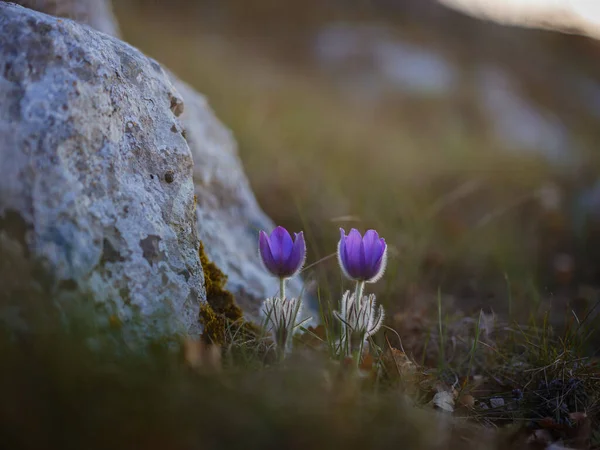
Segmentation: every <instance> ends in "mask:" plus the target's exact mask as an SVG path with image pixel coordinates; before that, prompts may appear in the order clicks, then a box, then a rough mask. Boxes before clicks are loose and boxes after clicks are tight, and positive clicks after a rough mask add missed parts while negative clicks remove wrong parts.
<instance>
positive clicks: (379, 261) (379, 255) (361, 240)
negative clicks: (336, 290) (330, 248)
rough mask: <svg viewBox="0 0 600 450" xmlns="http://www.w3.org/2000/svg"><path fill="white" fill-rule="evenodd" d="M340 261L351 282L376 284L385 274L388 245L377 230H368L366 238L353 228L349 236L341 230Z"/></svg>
mask: <svg viewBox="0 0 600 450" xmlns="http://www.w3.org/2000/svg"><path fill="white" fill-rule="evenodd" d="M340 233H341V237H340V242H339V244H338V251H337V254H338V261H339V263H340V267H341V269H342V272H344V275H346V276H347V277H348V278H350V279H351V280H355V281H364V282H367V283H374V282H376V281H377V280H379V279H380V278H381V276H382V275H383V272H385V266H386V263H387V244H386V243H385V239H383V238H380V237H379V234H378V233H377V231H375V230H368V231H367V232H366V233H365V235H364V237H363V236H361V234H360V233H359V232H358V230H356V229H354V228H352V230H350V233H348V236H346V232H345V231H344V230H343V229H342V228H340Z"/></svg>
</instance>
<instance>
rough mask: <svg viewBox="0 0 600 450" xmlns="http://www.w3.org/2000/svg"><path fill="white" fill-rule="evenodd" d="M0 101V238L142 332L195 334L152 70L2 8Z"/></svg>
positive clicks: (181, 210)
mask: <svg viewBox="0 0 600 450" xmlns="http://www.w3.org/2000/svg"><path fill="white" fill-rule="evenodd" d="M0 98H2V102H0V168H1V169H2V177H0V238H1V239H2V240H3V241H6V240H13V241H18V242H19V243H20V245H21V247H22V251H23V253H24V254H26V255H35V256H37V257H39V258H41V259H42V260H43V261H44V262H45V264H46V266H47V267H49V269H50V270H51V271H52V274H53V276H54V278H55V280H56V281H57V284H58V286H59V287H62V288H63V289H65V290H70V291H75V292H82V293H84V292H85V293H91V294H92V296H93V298H94V299H95V300H96V302H98V303H104V304H107V305H111V306H112V307H113V308H114V309H116V312H117V314H118V316H119V317H120V318H121V319H122V320H124V321H127V320H130V319H133V318H136V317H141V319H142V321H141V323H142V324H143V326H142V328H141V331H142V332H143V333H147V334H150V335H157V334H158V335H162V334H165V333H172V332H183V333H186V332H187V333H197V332H198V331H199V326H198V320H197V318H198V311H199V306H200V303H201V302H202V301H203V300H204V299H205V291H204V287H203V286H204V280H203V275H202V268H201V265H200V260H199V257H198V254H197V249H198V245H199V240H198V235H197V231H196V217H195V210H194V184H193V180H192V174H193V161H192V155H191V152H190V149H189V147H188V145H187V143H186V141H185V139H184V137H183V136H182V134H181V133H180V132H178V131H177V130H179V129H180V124H179V121H178V119H177V117H176V116H177V115H178V114H180V113H181V103H182V100H181V97H180V95H179V94H178V93H177V91H176V89H175V88H174V87H173V85H172V84H171V82H170V81H169V78H168V76H167V74H166V73H165V72H164V71H163V69H162V68H161V67H160V65H159V64H157V63H156V62H154V61H153V60H151V59H149V58H147V57H146V56H144V55H143V54H142V53H140V52H139V51H138V50H136V49H134V48H132V47H131V46H129V45H127V44H125V43H123V42H121V41H119V40H117V39H115V38H113V37H109V36H107V35H105V34H103V33H99V32H97V31H96V30H93V29H91V28H89V27H86V26H81V25H79V24H77V23H75V22H73V21H70V20H58V19H56V18H54V17H50V16H47V15H44V14H41V13H39V12H35V11H32V10H29V9H25V8H22V7H20V6H16V5H13V4H10V3H4V2H1V3H0ZM15 224H16V225H15Z"/></svg>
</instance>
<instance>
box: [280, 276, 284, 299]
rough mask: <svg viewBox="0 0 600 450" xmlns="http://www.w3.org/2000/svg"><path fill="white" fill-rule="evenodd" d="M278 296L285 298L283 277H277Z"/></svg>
mask: <svg viewBox="0 0 600 450" xmlns="http://www.w3.org/2000/svg"><path fill="white" fill-rule="evenodd" d="M279 298H280V299H281V300H285V278H280V279H279Z"/></svg>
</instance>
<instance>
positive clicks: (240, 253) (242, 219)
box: [19, 0, 317, 319]
mask: <svg viewBox="0 0 600 450" xmlns="http://www.w3.org/2000/svg"><path fill="white" fill-rule="evenodd" d="M92 2H93V5H95V6H93V7H92ZM19 3H21V4H24V5H26V6H30V7H32V8H35V9H37V10H39V11H42V12H46V13H49V14H55V15H60V16H62V17H66V18H71V19H75V20H78V21H80V22H82V23H84V24H87V25H90V26H92V27H96V28H98V24H101V27H100V28H99V29H100V30H101V31H105V32H108V33H111V34H113V35H115V36H118V30H119V27H118V26H117V24H116V22H115V21H114V18H113V17H112V15H111V14H110V2H108V1H106V0H36V1H35V5H34V4H33V2H32V0H20V1H19ZM109 22H110V23H112V25H107V23H109ZM154 64H156V63H152V65H154ZM168 75H169V77H170V79H171V81H172V83H173V84H174V86H175V90H176V91H177V92H178V94H174V95H173V96H171V106H172V110H173V112H174V113H175V114H176V115H178V116H180V117H179V121H177V122H176V123H174V124H173V126H172V127H171V131H173V133H175V134H178V135H181V136H185V139H187V142H188V145H189V148H190V149H191V153H192V156H193V161H194V169H193V173H194V184H195V194H196V199H197V208H196V214H197V231H198V235H199V237H200V239H201V240H202V241H203V243H204V248H205V251H206V253H207V255H208V257H209V258H210V259H212V260H213V261H214V262H215V263H216V264H217V266H219V268H221V269H222V270H223V272H224V273H225V274H227V276H228V283H227V288H228V289H229V290H231V291H232V292H233V293H234V294H235V296H236V300H237V302H238V303H239V304H240V306H241V307H242V309H243V310H244V312H245V313H246V316H247V317H248V318H249V319H257V317H258V312H259V308H260V305H261V304H262V301H263V300H264V298H265V297H267V296H272V295H274V294H275V293H276V292H277V289H278V282H277V281H276V280H274V279H273V278H272V277H270V276H269V275H268V274H267V273H266V272H265V270H264V269H263V268H262V266H261V265H260V262H259V259H258V248H257V246H258V231H259V230H261V229H264V230H268V231H270V230H271V229H273V228H274V227H275V225H274V224H273V222H272V221H271V219H270V218H269V217H268V216H267V215H266V214H265V213H264V212H263V211H262V209H261V208H260V206H259V205H258V203H257V201H256V198H255V196H254V193H253V192H252V189H251V187H250V185H249V182H248V179H247V177H246V175H245V173H244V169H243V167H242V164H241V161H240V159H239V156H238V152H237V145H236V142H235V139H234V137H233V136H232V134H231V132H230V131H229V130H228V129H227V128H226V127H225V126H224V125H223V124H222V123H221V122H220V121H219V120H218V119H217V118H216V116H215V114H214V112H213V111H212V110H211V108H210V106H209V104H208V102H207V101H206V99H205V98H204V96H202V95H201V94H199V93H198V92H197V91H195V90H194V89H193V88H192V87H190V86H189V85H187V84H186V83H184V82H183V81H181V80H179V79H178V78H177V76H176V75H174V74H172V73H168ZM302 289H303V283H302V281H301V280H300V279H298V278H296V279H293V280H291V281H290V282H289V284H288V294H289V295H296V296H297V295H300V293H301V292H302ZM313 300H314V299H313ZM309 309H310V308H309ZM309 313H310V314H312V315H313V317H314V318H316V317H317V315H316V314H315V313H314V311H312V312H310V311H309Z"/></svg>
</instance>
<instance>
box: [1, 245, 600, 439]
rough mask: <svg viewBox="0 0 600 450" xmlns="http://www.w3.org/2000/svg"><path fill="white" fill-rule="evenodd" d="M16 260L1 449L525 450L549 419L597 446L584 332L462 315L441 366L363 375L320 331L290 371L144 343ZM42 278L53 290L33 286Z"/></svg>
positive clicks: (4, 343) (235, 349)
mask: <svg viewBox="0 0 600 450" xmlns="http://www.w3.org/2000/svg"><path fill="white" fill-rule="evenodd" d="M0 244H3V243H2V242H0ZM5 250H6V249H5V248H4V247H2V245H0V256H2V259H0V261H1V262H2V263H3V264H4V265H5V266H6V267H5V269H7V268H9V269H10V270H8V269H7V270H4V271H3V272H1V273H2V280H1V281H2V282H3V285H4V286H10V288H7V289H3V290H2V291H0V304H1V305H2V311H6V310H7V306H8V305H12V306H14V307H15V312H16V313H18V315H19V317H20V318H21V319H22V321H21V324H26V326H25V327H21V326H17V323H16V322H15V321H14V320H10V319H9V320H7V318H6V317H0V360H2V363H3V370H2V377H0V381H1V382H0V396H1V398H2V402H0V419H1V420H0V435H1V436H2V444H3V446H5V448H11V449H40V448H57V449H58V448H60V449H68V448H77V449H79V448H86V449H90V450H92V449H96V448H98V449H100V448H102V449H105V448H111V449H121V448H123V449H135V448H144V449H165V448H169V449H192V448H193V449H225V448H226V449H236V448H244V449H254V448H256V449H270V448H289V449H300V448H306V447H310V448H316V449H319V448H324V449H325V448H345V449H364V448H369V449H374V450H377V449H392V448H398V445H401V446H403V447H405V448H410V449H414V450H421V449H423V450H430V449H431V450H434V449H464V450H470V449H473V450H475V449H480V450H486V449H490V450H492V449H498V450H500V449H519V448H523V449H525V448H530V447H528V446H527V444H526V443H527V441H528V437H529V436H530V435H531V433H532V432H533V430H536V429H547V427H546V428H544V427H543V426H542V425H540V423H542V422H543V421H542V419H546V416H547V415H550V417H552V416H554V415H556V417H555V419H556V421H559V422H557V423H561V424H562V425H561V427H562V428H558V429H557V430H553V431H552V432H553V433H554V434H555V435H556V438H561V439H564V440H565V443H566V444H569V443H571V442H574V441H575V440H576V439H583V441H582V442H584V443H585V442H588V441H589V440H590V437H591V435H590V432H589V428H586V427H584V426H583V425H582V424H581V423H579V422H581V420H580V421H579V422H578V421H577V420H572V421H570V419H569V415H568V413H572V412H579V413H581V414H583V413H584V412H585V414H584V416H585V417H584V420H583V423H584V424H586V426H592V425H593V426H594V427H597V425H598V423H599V419H600V417H599V416H598V414H599V412H600V388H599V384H598V382H597V374H598V361H597V360H596V361H594V360H593V358H589V357H586V356H585V353H584V352H585V350H583V348H584V344H585V336H586V334H587V332H588V331H589V330H590V327H588V325H587V324H586V326H585V327H577V328H576V329H574V330H572V331H571V332H570V333H567V334H564V335H557V334H556V333H554V332H553V330H552V329H551V327H549V326H548V325H547V324H540V325H537V326H536V325H533V324H532V325H530V326H527V327H521V328H519V329H515V330H512V329H510V327H509V326H508V324H504V323H498V324H493V325H492V323H491V322H490V321H489V318H486V317H485V316H483V318H482V317H480V318H479V320H473V319H472V318H470V317H465V316H460V315H457V314H455V313H453V314H452V316H448V317H447V319H445V320H444V324H443V326H442V327H441V328H440V331H441V334H437V335H436V332H435V331H433V333H432V335H431V345H430V348H431V349H432V350H433V354H432V358H431V359H433V360H434V361H435V360H436V359H437V358H436V352H438V351H440V349H441V348H442V347H444V348H443V350H442V352H443V355H444V359H443V360H440V362H439V365H438V366H437V367H435V366H434V367H431V366H421V365H418V364H415V361H414V360H413V359H412V358H411V355H406V354H404V353H403V352H401V351H400V350H399V349H394V348H391V347H389V344H387V345H386V344H385V341H383V342H382V345H383V346H382V347H379V346H377V345H376V344H375V343H372V344H371V355H372V356H371V357H370V360H369V362H365V363H363V364H362V366H361V367H362V370H361V372H360V374H358V373H356V372H354V370H353V369H351V366H353V365H351V366H347V365H346V364H345V362H343V361H335V360H330V359H329V358H328V351H327V348H326V345H323V346H320V345H318V343H316V342H315V340H314V339H313V338H312V336H311V335H308V334H304V335H303V336H298V339H296V342H295V344H296V345H295V351H294V353H293V354H292V356H291V357H290V358H289V359H287V360H286V362H285V363H284V364H282V365H273V364H271V363H270V362H269V359H268V358H265V357H264V356H263V355H262V352H256V351H255V350H256V348H255V347H258V346H262V343H260V342H248V341H247V339H246V338H243V339H242V340H236V339H235V338H234V339H232V340H230V341H228V342H227V343H226V344H225V345H224V346H223V348H222V359H221V358H220V357H219V355H220V354H219V355H215V354H214V352H211V353H210V355H207V354H206V350H207V349H206V347H198V346H197V345H192V344H193V342H192V341H190V340H182V339H176V340H171V341H170V344H167V343H165V342H164V341H163V340H162V339H161V340H158V341H157V340H153V339H149V340H148V341H147V342H144V343H141V342H139V341H135V342H134V341H132V340H131V339H130V336H132V335H133V334H134V333H132V332H131V331H132V327H133V328H135V327H137V325H136V324H135V323H134V322H131V323H123V324H116V323H115V322H113V321H111V320H110V319H109V317H108V315H107V314H109V313H108V312H106V311H101V309H99V308H98V305H96V304H95V302H93V301H92V300H91V299H86V298H83V297H82V298H71V300H72V301H71V302H65V301H63V300H59V298H58V297H56V296H55V291H54V288H53V286H52V284H51V283H44V282H43V281H44V280H47V281H49V278H45V277H44V276H40V275H43V274H44V271H43V269H41V267H36V266H35V265H31V264H30V263H26V262H24V261H23V260H22V258H20V257H17V258H14V256H15V253H14V252H12V251H9V252H6V251H5ZM9 250H11V249H9ZM17 255H18V253H17ZM14 272H20V273H21V277H14V275H13V273H14ZM35 274H37V275H36V279H39V280H41V283H39V284H36V283H33V282H32V280H31V279H29V278H28V276H33V275H35ZM5 277H6V279H5ZM16 278H18V283H17V284H12V285H11V284H7V283H5V282H6V281H7V279H14V280H16ZM444 314H445V313H444ZM432 325H434V326H433V327H431V326H432ZM425 327H431V328H432V329H433V330H435V329H436V327H435V324H425ZM591 330H592V331H593V327H591ZM314 331H315V332H317V333H320V332H319V330H314ZM385 334H389V333H388V331H386V332H385ZM381 337H382V336H378V338H381ZM378 341H381V339H378ZM550 386H551V387H550ZM515 388H517V389H519V390H520V391H521V395H522V398H521V399H515V398H514V392H512V390H513V389H515ZM440 392H448V393H449V395H450V396H451V397H452V398H453V399H454V400H453V401H452V404H453V408H454V413H453V414H451V413H449V412H442V411H440V410H436V409H435V408H434V404H435V395H436V393H440ZM499 398H501V399H504V403H503V405H502V406H498V407H493V408H490V407H489V405H490V404H491V403H490V402H491V401H492V399H496V401H498V400H497V399H499ZM461 399H462V400H461ZM468 399H471V400H468ZM560 402H564V403H565V405H568V407H567V409H564V408H562V406H561V407H560V408H559V406H560V405H562V403H560ZM559 403H560V405H559ZM486 405H487V406H486ZM565 420H566V422H565ZM530 422H531V423H530ZM481 425H483V426H481ZM550 429H551V428H550ZM432 430H435V433H434V432H432ZM596 444H599V445H600V442H597V443H596ZM576 448H587V447H576Z"/></svg>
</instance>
